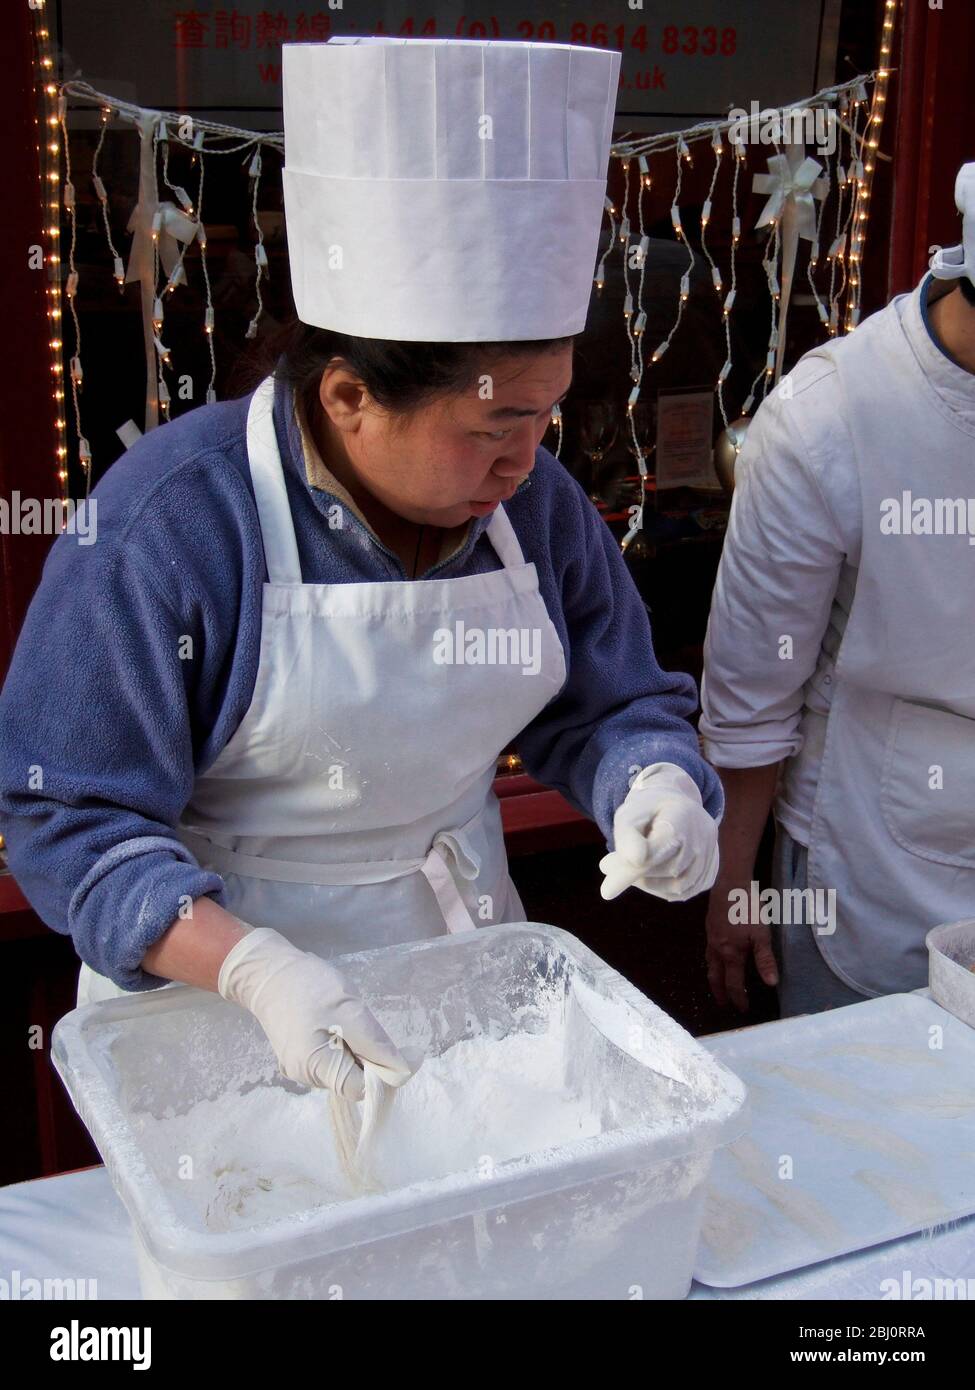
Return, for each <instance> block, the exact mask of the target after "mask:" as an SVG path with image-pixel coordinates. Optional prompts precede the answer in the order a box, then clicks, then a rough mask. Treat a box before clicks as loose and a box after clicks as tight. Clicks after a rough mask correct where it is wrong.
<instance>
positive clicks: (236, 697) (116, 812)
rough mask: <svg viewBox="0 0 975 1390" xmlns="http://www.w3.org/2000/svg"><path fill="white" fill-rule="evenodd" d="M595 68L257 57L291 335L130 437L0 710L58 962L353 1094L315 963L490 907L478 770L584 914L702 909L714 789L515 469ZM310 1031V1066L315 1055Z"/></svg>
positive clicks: (601, 142)
mask: <svg viewBox="0 0 975 1390" xmlns="http://www.w3.org/2000/svg"><path fill="white" fill-rule="evenodd" d="M619 62H620V59H619V54H616V53H611V52H607V51H605V50H603V49H585V48H576V47H569V46H567V45H558V44H534V43H507V42H468V41H460V40H447V41H442V40H398V39H397V40H388V39H351V40H337V39H333V40H330V41H329V42H327V43H312V44H292V45H286V46H285V47H284V67H283V74H284V124H285V138H286V147H287V165H286V168H285V172H284V181H285V182H284V187H285V208H286V215H287V223H288V232H289V247H290V257H291V275H292V284H293V289H294V297H295V303H296V306H297V311H298V317H299V319H300V320H301V324H300V325H299V326H298V328H297V336H296V337H295V336H294V335H293V336H292V341H291V344H290V346H289V348H288V349H287V351H285V352H284V353H282V354H281V355H280V357H278V359H277V361H276V364H275V365H276V367H277V368H278V369H279V370H278V371H276V372H275V373H274V374H273V375H271V376H268V378H267V379H266V380H264V381H263V382H262V383H261V385H260V386H259V387H258V388H257V390H256V391H255V392H254V393H253V394H252V395H251V396H249V397H247V398H244V399H241V400H232V401H228V402H223V403H219V404H212V405H207V406H204V407H202V408H201V409H198V410H194V411H191V412H190V413H188V414H185V415H183V416H181V417H180V418H179V419H177V420H174V421H173V422H171V423H170V424H168V425H167V426H166V427H165V428H164V429H159V430H155V431H153V432H151V433H150V434H148V435H147V436H145V437H144V438H142V439H140V440H139V441H138V442H137V443H136V444H135V446H134V447H133V448H131V449H130V450H129V451H128V453H126V454H125V455H124V457H123V458H121V459H120V460H119V461H118V462H117V463H116V464H115V465H114V466H113V467H112V468H110V469H109V470H108V472H107V474H106V475H105V477H104V478H102V480H101V481H100V483H99V484H98V486H97V487H96V488H95V490H94V492H93V494H92V495H93V498H94V499H95V500H96V502H97V525H98V530H97V543H96V544H94V545H88V546H81V545H78V544H76V542H75V540H74V538H73V537H72V536H70V535H68V534H65V535H62V536H61V537H59V538H58V540H57V542H56V543H55V545H54V546H53V548H52V551H51V553H50V556H49V558H48V561H47V564H46V567H45V571H44V575H43V579H42V582H41V584H40V586H39V588H38V591H37V593H36V595H35V597H34V600H33V603H32V604H31V608H30V610H29V612H28V615H27V619H26V621H25V624H24V628H23V631H22V634H21V638H20V641H19V643H18V646H17V650H16V653H15V656H14V660H13V663H12V666H11V670H10V673H9V678H8V680H7V683H6V686H5V689H4V692H3V695H2V700H0V729H2V733H0V813H2V819H0V825H2V829H3V832H4V834H5V835H6V837H7V841H8V845H9V855H10V865H11V868H12V871H13V873H14V874H15V875H16V878H17V880H18V882H19V883H20V885H21V886H22V888H23V890H24V892H25V893H26V894H27V896H28V898H29V899H30V901H31V903H32V905H33V906H34V908H35V909H36V910H37V912H38V913H39V914H40V916H41V917H43V919H44V920H45V921H46V922H47V923H48V924H49V925H50V926H51V927H53V928H54V929H55V930H57V931H61V932H65V933H70V934H71V936H72V938H73V940H74V943H75V946H76V949H77V951H78V953H79V955H80V956H81V958H82V960H83V961H84V962H85V964H84V965H83V966H82V975H81V980H80V984H79V996H78V997H79V1002H86V1001H91V1000H96V999H101V998H105V997H107V996H109V995H112V994H119V993H122V992H125V991H132V990H149V989H152V988H154V987H157V986H159V985H161V984H163V983H165V982H168V981H183V982H186V983H189V984H192V985H196V986H199V987H202V988H204V989H218V990H219V992H220V993H221V994H222V995H223V996H224V997H225V998H227V999H230V1000H234V1001H236V1002H237V1003H239V1004H241V1005H242V1006H244V1007H245V1008H247V1009H250V1010H251V1011H252V1012H253V1013H254V1015H255V1016H256V1017H257V1019H258V1020H259V1022H260V1024H261V1026H262V1027H263V1029H264V1031H265V1032H266V1034H267V1036H268V1038H269V1039H270V1042H271V1044H272V1046H273V1048H274V1051H275V1054H276V1056H277V1058H278V1061H279V1064H280V1067H281V1070H282V1072H283V1073H284V1074H285V1075H286V1076H288V1077H289V1078H291V1079H292V1080H293V1081H297V1082H300V1083H303V1084H305V1085H309V1086H323V1087H331V1088H332V1089H333V1090H335V1091H336V1092H337V1093H339V1094H342V1095H344V1096H346V1097H349V1098H352V1099H358V1098H359V1097H360V1096H361V1095H362V1092H363V1083H362V1076H363V1072H362V1067H361V1063H362V1062H366V1061H368V1062H370V1063H372V1064H373V1065H374V1067H375V1068H376V1070H377V1071H378V1072H379V1074H380V1075H382V1076H383V1077H384V1078H385V1079H386V1080H387V1081H388V1082H390V1083H391V1084H394V1085H395V1084H400V1083H401V1082H402V1081H404V1080H405V1079H406V1078H407V1077H408V1075H409V1071H410V1068H409V1064H408V1063H407V1062H406V1061H405V1059H404V1058H403V1057H402V1055H401V1054H400V1053H399V1052H398V1050H397V1049H396V1048H395V1047H394V1045H393V1044H392V1042H391V1041H390V1039H389V1038H388V1037H387V1036H386V1034H385V1033H384V1031H383V1029H382V1028H381V1027H380V1026H379V1024H378V1022H377V1021H376V1020H375V1019H374V1018H373V1017H372V1015H371V1014H370V1013H369V1011H368V1010H367V1008H366V1007H365V1005H364V1004H363V1003H362V1001H361V1000H359V999H357V998H355V997H353V996H352V995H350V993H349V990H348V989H347V988H346V986H345V984H344V982H343V979H342V976H341V975H340V974H339V973H338V972H337V971H336V970H335V969H334V967H333V966H331V965H329V964H327V963H326V958H330V957H334V956H337V955H341V954H342V953H343V952H347V951H350V950H362V949H366V948H370V947H376V946H382V945H385V944H389V943H392V942H398V941H408V940H415V939H420V938H429V937H435V936H438V935H441V934H443V933H444V932H445V931H451V932H455V931H467V930H470V929H472V928H474V927H475V926H478V925H489V924H491V923H498V922H510V921H519V920H523V919H524V909H523V907H522V904H521V902H520V901H519V898H518V894H517V892H516V891H515V888H514V885H513V884H512V882H511V880H510V878H509V877H508V871H507V863H506V859H505V852H504V843H503V838H502V831H501V819H500V813H499V807H498V802H497V799H496V797H495V796H494V794H493V793H492V790H491V786H492V780H493V777H494V773H495V766H496V760H497V757H498V755H499V753H500V752H501V750H502V749H503V748H505V746H506V745H508V744H509V743H510V742H511V741H512V740H514V741H515V743H516V746H517V748H518V750H519V753H520V755H521V757H522V759H523V761H524V764H525V766H526V767H527V769H528V770H529V771H530V772H531V773H532V774H533V775H534V776H536V777H537V778H539V779H540V780H541V781H542V782H544V783H546V784H548V785H549V786H554V787H557V788H558V789H559V790H560V791H562V792H563V793H564V794H565V795H566V796H567V797H568V798H569V800H570V801H572V802H573V804H575V805H576V806H578V807H580V808H581V809H583V810H584V811H585V812H586V813H587V814H590V815H592V816H593V818H594V819H595V820H596V821H597V823H598V824H599V826H600V827H601V829H602V830H603V833H604V834H605V835H606V836H607V839H608V840H610V841H611V844H612V850H611V852H610V853H609V854H608V855H607V857H606V858H604V859H603V861H602V864H601V867H602V869H603V871H604V873H605V874H606V879H605V882H604V884H603V895H604V896H605V897H614V896H616V894H618V893H620V892H622V891H623V890H624V888H626V887H628V886H630V885H633V884H635V885H637V886H638V887H640V888H642V889H643V890H645V891H646V892H649V893H653V894H656V895H657V896H660V897H664V898H669V899H675V898H686V897H689V896H691V895H692V894H694V893H697V892H700V891H702V890H703V889H706V888H708V887H709V886H710V884H711V883H712V881H713V878H714V874H715V871H716V853H717V851H716V846H717V828H716V820H715V818H716V817H718V816H719V815H720V811H721V792H720V786H719V783H718V780H717V778H716V776H715V774H714V773H713V772H712V771H711V770H710V768H709V767H708V766H707V764H705V763H704V762H703V761H702V760H701V758H700V756H699V754H698V749H697V739H696V735H695V733H694V732H693V730H692V728H691V727H690V726H689V724H688V723H687V722H686V716H687V715H688V714H689V713H690V712H691V710H692V709H693V706H694V690H693V684H692V682H691V680H690V679H689V678H688V677H685V676H683V675H677V676H670V675H665V674H664V673H663V672H661V670H660V669H659V667H658V666H657V664H656V661H655V659H654V655H653V650H652V645H651V638H650V631H649V627H648V623H647V618H646V612H645V609H644V607H643V604H642V602H641V600H640V598H639V596H638V594H637V592H636V589H635V587H634V585H633V583H632V581H631V579H630V577H629V574H628V572H627V570H626V569H625V566H624V564H623V561H622V558H621V556H620V554H619V551H618V549H617V548H616V546H615V544H614V542H613V540H612V537H611V535H610V533H609V531H608V529H607V528H606V527H605V526H604V524H603V522H602V521H601V520H600V518H599V517H598V515H597V513H596V511H595V510H594V509H593V507H592V506H591V504H589V503H588V501H587V500H586V498H585V495H584V493H583V491H582V489H581V488H580V487H579V486H578V484H576V483H575V481H574V480H573V479H572V478H571V477H570V475H569V474H568V473H566V472H565V470H564V469H563V468H562V467H561V466H560V464H559V463H558V462H557V461H556V460H555V459H554V458H553V457H552V456H551V455H550V454H548V453H547V452H546V451H545V450H544V449H542V448H540V441H541V437H542V435H543V433H544V431H545V429H546V426H547V424H548V422H549V419H550V416H551V413H552V408H553V405H554V404H555V403H556V402H557V401H558V400H559V399H560V398H561V397H562V396H563V395H564V394H565V392H566V390H567V389H568V387H569V383H570V379H571V356H572V338H573V335H575V334H577V333H579V332H580V331H581V330H582V328H583V327H584V324H585V319H586V310H587V305H588V300H589V293H590V287H591V283H592V269H593V264H594V261H595V256H596V252H597V243H598V235H599V227H600V222H601V217H602V210H603V202H604V197H605V175H606V164H607V158H608V150H609V141H610V137H611V130H612V119H613V113H614V102H615V94H616V90H617V84H618V76H619V72H618V70H619ZM336 1038H340V1039H341V1040H342V1042H344V1046H343V1045H342V1044H341V1043H338V1044H337V1043H336Z"/></svg>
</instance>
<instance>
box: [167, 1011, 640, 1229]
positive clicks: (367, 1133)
mask: <svg viewBox="0 0 975 1390" xmlns="http://www.w3.org/2000/svg"><path fill="white" fill-rule="evenodd" d="M563 1078H564V1036H563V1034H562V1032H561V1030H560V1029H559V1028H558V1027H555V1028H552V1029H550V1030H549V1031H547V1032H545V1033H536V1034H531V1033H513V1034H510V1035H508V1036H506V1037H503V1038H500V1039H495V1038H490V1037H483V1036H481V1037H476V1038H471V1039H467V1040H464V1041H462V1042H458V1043H455V1044H454V1046H453V1047H450V1048H448V1049H447V1051H445V1052H444V1053H443V1054H442V1055H441V1056H438V1057H428V1058H427V1059H426V1060H425V1061H424V1063H423V1065H422V1066H421V1067H420V1069H419V1071H418V1072H417V1073H416V1074H415V1075H414V1076H413V1077H411V1079H410V1080H409V1081H407V1082H406V1083H405V1085H403V1086H401V1087H398V1088H396V1089H395V1090H394V1091H393V1093H392V1096H391V1097H386V1102H387V1103H386V1105H385V1107H383V1106H382V1105H381V1103H380V1101H379V1097H378V1093H377V1091H376V1090H375V1088H373V1101H372V1102H371V1103H370V1101H369V1093H370V1091H369V1086H370V1083H369V1079H368V1073H367V1078H366V1080H367V1094H366V1100H365V1101H363V1102H362V1104H361V1105H358V1104H353V1105H352V1107H351V1108H352V1109H353V1110H354V1111H356V1112H358V1111H359V1110H362V1111H363V1117H362V1124H361V1127H360V1126H359V1124H358V1116H357V1115H352V1116H349V1115H348V1114H345V1115H344V1116H342V1117H341V1118H340V1119H339V1125H340V1127H341V1134H342V1136H344V1137H343V1138H342V1140H341V1142H342V1144H343V1145H344V1149H343V1151H341V1152H340V1148H339V1143H338V1142H337V1136H336V1131H335V1128H334V1127H333V1117H334V1116H335V1110H334V1109H333V1105H332V1101H331V1098H330V1093H328V1092H325V1091H298V1090H296V1089H294V1088H291V1087H289V1086H285V1085H281V1084H274V1085H266V1084H258V1085H255V1086H252V1088H251V1089H250V1090H247V1091H245V1092H243V1093H241V1092H240V1091H231V1092H227V1093H225V1094H223V1095H220V1096H218V1097H217V1098H215V1099H212V1100H201V1101H198V1102H197V1103H196V1105H194V1106H193V1107H192V1108H190V1109H189V1110H188V1111H187V1112H186V1113H184V1114H181V1115H175V1116H170V1117H167V1118H152V1119H151V1121H150V1122H149V1123H146V1124H145V1126H144V1130H143V1136H142V1138H143V1143H144V1144H145V1145H146V1150H147V1153H148V1154H149V1157H150V1161H151V1162H152V1166H153V1167H154V1169H155V1170H156V1172H157V1173H158V1174H159V1176H160V1179H161V1180H162V1182H163V1183H164V1185H165V1186H166V1188H167V1190H168V1191H169V1193H170V1196H171V1198H172V1200H173V1201H174V1202H176V1203H178V1204H179V1205H180V1206H182V1207H183V1209H184V1215H185V1216H186V1217H187V1218H188V1219H190V1220H192V1224H193V1225H195V1226H197V1227H199V1226H201V1225H202V1226H203V1227H204V1228H205V1229H208V1230H217V1231H228V1230H244V1229H248V1228H251V1227H254V1226H258V1225H262V1224H264V1223H266V1222H268V1221H272V1220H275V1219H278V1218H280V1217H282V1216H284V1215H292V1214H296V1213H299V1212H302V1211H307V1210H309V1209H312V1208H315V1207H321V1206H324V1205H328V1204H330V1203H334V1202H341V1201H347V1200H349V1199H350V1198H354V1197H358V1196H361V1195H362V1193H363V1191H364V1190H367V1191H389V1190H392V1189H394V1188H399V1187H405V1186H408V1185H410V1184H413V1183H417V1182H423V1181H424V1180H427V1179H431V1178H441V1177H445V1176H447V1175H448V1174H453V1173H466V1174H468V1175H470V1173H471V1172H474V1173H477V1174H478V1175H483V1176H487V1175H489V1174H490V1172H491V1171H492V1169H493V1168H494V1167H495V1166H496V1165H498V1164H501V1163H504V1162H506V1161H508V1160H511V1159H516V1158H520V1157H522V1156H523V1155H528V1154H537V1153H539V1152H541V1151H543V1150H545V1149H549V1148H551V1147H553V1146H554V1145H557V1144H565V1143H568V1142H570V1141H572V1140H575V1139H579V1138H584V1137H592V1136H595V1135H598V1134H600V1133H602V1132H603V1130H604V1129H609V1128H612V1127H614V1122H613V1121H612V1120H611V1119H610V1118H609V1114H608V1112H606V1113H604V1106H603V1104H602V1103H601V1091H600V1089H599V1088H598V1087H594V1086H592V1084H591V1081H592V1079H591V1078H590V1084H589V1085H581V1086H580V1087H579V1088H578V1089H577V1090H571V1089H569V1088H568V1087H567V1086H566V1084H565V1081H564V1079H563ZM382 1089H383V1090H387V1089H388V1088H386V1087H383V1088H382ZM370 1105H371V1108H370ZM343 1153H344V1159H343ZM187 1158H188V1159H190V1160H191V1171H190V1174H189V1176H187V1175H186V1169H187V1163H186V1159H187ZM187 1207H188V1208H189V1210H188V1211H187V1210H186V1208H187Z"/></svg>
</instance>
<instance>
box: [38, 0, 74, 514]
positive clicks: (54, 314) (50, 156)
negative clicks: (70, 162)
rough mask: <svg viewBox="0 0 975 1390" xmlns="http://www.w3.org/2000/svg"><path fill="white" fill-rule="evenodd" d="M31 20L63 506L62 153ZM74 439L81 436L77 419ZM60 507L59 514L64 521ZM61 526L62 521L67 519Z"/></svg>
mask: <svg viewBox="0 0 975 1390" xmlns="http://www.w3.org/2000/svg"><path fill="white" fill-rule="evenodd" d="M31 14H32V16H33V20H34V63H35V67H36V70H37V73H38V77H39V82H38V87H39V96H40V101H39V103H38V108H39V114H37V115H35V117H34V124H35V125H36V126H37V128H38V130H37V150H38V156H39V168H40V181H41V187H40V196H41V213H42V216H43V228H44V237H45V241H46V248H43V260H44V269H45V274H46V277H47V285H46V287H45V297H46V299H47V311H46V312H47V317H48V322H49V331H50V335H51V336H50V338H49V340H48V343H49V347H50V350H51V377H52V381H51V396H52V399H53V401H54V428H55V444H54V473H55V477H56V478H57V480H58V489H59V492H60V494H61V501H62V503H63V504H64V503H67V501H68V434H67V429H68V422H67V420H66V419H65V407H64V363H63V360H62V350H63V346H64V344H63V340H62V333H63V328H62V306H61V226H60V217H61V200H60V198H59V195H58V185H59V183H60V181H61V174H60V164H59V159H60V155H61V140H60V139H59V132H60V126H61V122H60V115H59V105H58V99H59V92H58V86H57V83H56V82H55V80H54V69H55V61H54V48H53V45H52V43H51V32H50V29H49V27H48V22H47V11H46V9H45V0H34V4H33V5H32V6H31ZM76 424H78V435H79V439H80V438H81V429H80V421H79V420H78V419H76ZM67 514H68V513H67V512H66V510H65V508H64V507H62V516H63V517H67ZM65 524H67V523H66V521H65Z"/></svg>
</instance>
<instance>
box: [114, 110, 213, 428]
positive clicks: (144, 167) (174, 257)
mask: <svg viewBox="0 0 975 1390" xmlns="http://www.w3.org/2000/svg"><path fill="white" fill-rule="evenodd" d="M133 119H134V118H133ZM161 119H162V117H161V113H160V112H159V111H142V112H141V113H140V115H139V117H138V118H137V119H136V121H135V123H136V125H137V126H138V128H139V136H140V158H139V201H138V202H137V203H136V205H135V207H134V208H133V210H132V216H131V217H130V218H129V223H128V227H127V230H128V231H130V232H131V233H132V247H131V250H130V251H129V264H128V266H127V267H126V271H125V283H126V284H131V283H138V284H139V285H140V288H141V296H140V297H141V301H142V327H143V338H144V340H145V352H146V419H145V427H146V431H149V430H151V429H155V427H156V425H157V424H158V423H159V399H158V390H159V388H158V368H157V364H156V355H155V344H154V336H155V335H154V331H153V323H152V316H153V306H154V304H155V300H156V277H155V262H154V258H153V250H152V233H153V229H154V225H155V224H156V219H157V214H158V225H157V226H156V230H157V231H158V238H157V242H158V247H159V259H160V260H161V262H162V264H163V268H164V269H165V271H166V275H167V276H171V275H172V273H173V271H174V270H175V268H176V265H177V263H178V261H179V255H180V251H179V243H180V242H182V243H183V244H184V245H188V244H189V242H191V241H192V240H193V238H194V237H195V236H197V235H198V233H199V230H200V224H199V222H196V221H194V219H193V218H192V217H187V215H186V213H185V212H183V211H182V210H181V209H180V208H178V207H177V206H176V204H175V203H172V202H165V203H160V202H157V201H156V168H155V131H156V127H157V125H158V124H159V121H160V120H161Z"/></svg>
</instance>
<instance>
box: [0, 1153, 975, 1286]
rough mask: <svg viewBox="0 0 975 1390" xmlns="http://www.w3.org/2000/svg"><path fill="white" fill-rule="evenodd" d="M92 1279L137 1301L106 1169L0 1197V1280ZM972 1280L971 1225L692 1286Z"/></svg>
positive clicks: (130, 1251)
mask: <svg viewBox="0 0 975 1390" xmlns="http://www.w3.org/2000/svg"><path fill="white" fill-rule="evenodd" d="M14 1270H18V1271H19V1275H20V1279H21V1281H23V1280H24V1279H26V1278H35V1279H44V1278H50V1279H65V1278H74V1279H86V1280H90V1279H95V1280H97V1292H98V1298H99V1299H100V1300H104V1299H139V1298H140V1297H141V1294H140V1291H139V1277H138V1273H137V1269H136V1258H135V1250H134V1248H133V1244H132V1234H131V1227H130V1224H129V1218H128V1214H127V1212H126V1210H125V1208H124V1207H123V1205H122V1203H121V1202H120V1201H119V1199H118V1198H117V1197H116V1195H115V1191H114V1189H113V1187H112V1184H111V1181H110V1180H109V1176H108V1171H107V1170H106V1169H105V1168H89V1169H85V1170H83V1171H82V1172H78V1173H64V1174H61V1175H59V1176H58V1177H54V1178H37V1179H34V1180H33V1181H32V1182H22V1183H13V1184H11V1185H10V1186H9V1187H2V1188H0V1278H3V1279H8V1280H9V1279H10V1277H11V1273H12V1271H14ZM905 1271H906V1272H908V1277H909V1278H911V1279H918V1278H928V1279H934V1278H941V1279H959V1278H965V1279H972V1280H973V1286H975V1217H970V1218H968V1219H966V1220H965V1221H959V1222H956V1223H954V1225H953V1226H951V1227H946V1228H943V1229H941V1230H939V1231H938V1232H937V1233H936V1234H934V1235H929V1234H926V1233H922V1234H920V1235H916V1236H909V1237H907V1238H906V1239H904V1240H898V1241H891V1242H890V1243H889V1244H887V1245H878V1246H874V1247H872V1248H871V1249H869V1250H861V1251H858V1252H857V1253H856V1254H854V1255H845V1256H843V1257H842V1258H841V1259H838V1260H829V1261H826V1262H824V1263H823V1264H818V1265H812V1266H810V1267H809V1268H808V1269H805V1270H800V1271H798V1272H796V1273H794V1274H788V1275H782V1276H780V1277H778V1278H775V1279H765V1280H762V1281H761V1282H760V1283H757V1284H750V1285H748V1286H747V1287H745V1288H740V1289H709V1288H705V1287H704V1286H703V1285H701V1284H695V1285H694V1286H693V1287H692V1289H691V1294H690V1296H691V1298H692V1299H715V1298H722V1299H726V1298H735V1299H758V1298H771V1299H813V1298H824V1299H877V1298H882V1297H883V1293H884V1290H883V1289H882V1287H881V1281H882V1280H884V1279H896V1280H897V1281H898V1285H900V1284H901V1281H902V1280H903V1278H904V1275H905Z"/></svg>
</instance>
